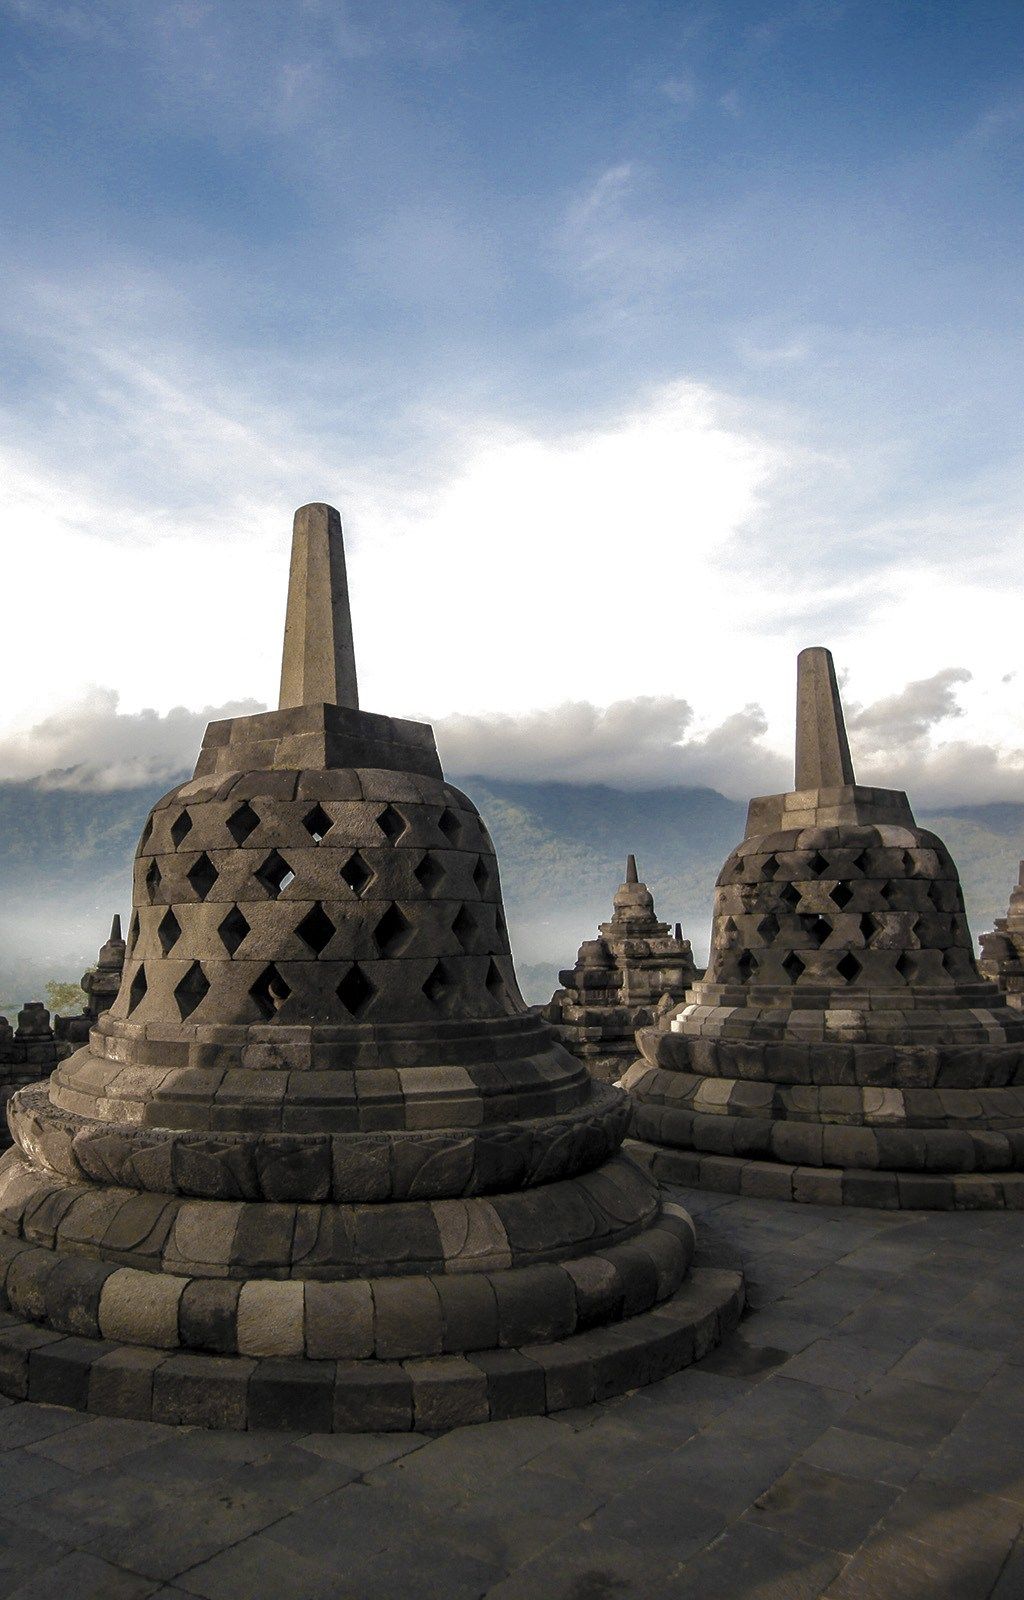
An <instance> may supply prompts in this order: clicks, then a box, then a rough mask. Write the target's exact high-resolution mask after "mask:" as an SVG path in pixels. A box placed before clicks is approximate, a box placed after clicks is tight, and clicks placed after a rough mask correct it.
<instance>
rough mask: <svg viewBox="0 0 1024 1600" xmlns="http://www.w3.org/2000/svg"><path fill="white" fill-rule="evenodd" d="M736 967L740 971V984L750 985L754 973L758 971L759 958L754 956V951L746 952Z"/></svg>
mask: <svg viewBox="0 0 1024 1600" xmlns="http://www.w3.org/2000/svg"><path fill="white" fill-rule="evenodd" d="M736 966H737V968H738V971H739V975H740V982H741V983H749V982H750V980H751V978H752V977H753V976H754V973H755V972H756V971H757V966H758V962H757V957H756V956H755V955H754V953H753V951H751V950H744V952H743V954H742V955H741V956H740V959H739V961H738V962H737V963H736Z"/></svg>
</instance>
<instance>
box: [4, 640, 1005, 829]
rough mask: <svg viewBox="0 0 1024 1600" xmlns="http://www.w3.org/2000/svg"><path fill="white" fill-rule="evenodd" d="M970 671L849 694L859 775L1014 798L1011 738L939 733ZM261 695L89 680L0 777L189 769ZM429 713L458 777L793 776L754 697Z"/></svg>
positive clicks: (926, 798) (723, 785)
mask: <svg viewBox="0 0 1024 1600" xmlns="http://www.w3.org/2000/svg"><path fill="white" fill-rule="evenodd" d="M970 682H971V674H970V673H969V672H968V671H967V669H966V668H964V667H946V668H943V669H942V670H941V671H939V672H937V673H934V674H933V675H932V676H931V677H929V678H923V679H918V680H915V681H914V682H911V683H908V684H907V685H906V686H905V687H904V688H903V689H902V690H900V691H898V692H897V693H894V694H891V695H888V696H885V697H883V698H881V699H878V700H874V701H871V702H869V703H867V704H861V703H860V702H858V701H856V700H854V699H853V698H852V697H849V701H848V710H847V722H848V726H849V732H850V742H851V746H852V749H853V756H854V763H855V766H856V770H857V776H858V779H859V780H860V781H861V782H863V783H870V784H877V785H880V786H882V787H889V788H904V789H906V790H908V791H909V793H910V795H911V798H912V800H916V801H917V802H918V803H920V804H924V805H948V804H957V803H963V804H968V803H984V802H989V801H997V800H1010V801H1020V802H1022V803H1024V750H1021V749H1017V748H1014V747H1012V746H1001V745H997V744H989V743H986V742H984V741H983V740H980V739H973V740H972V739H964V738H960V739H951V738H948V737H944V736H943V735H944V726H943V725H944V724H947V723H949V722H953V721H957V720H958V719H959V720H962V719H963V717H964V710H963V707H962V706H961V705H960V704H959V702H958V700H957V691H958V690H959V689H960V688H961V687H963V686H966V685H968V684H969V683H970ZM264 709H265V707H264V706H262V705H261V704H260V703H259V702H258V701H255V700H246V701H230V702H228V703H226V704H224V705H220V706H205V707H203V708H202V709H201V710H195V711H193V710H189V709H187V708H186V707H184V706H176V707H174V708H173V709H172V710H170V711H168V712H166V713H163V714H160V713H158V712H156V711H153V710H142V711H123V710H122V709H121V707H120V703H119V699H118V695H117V692H116V691H115V690H113V689H106V688H93V689H91V690H90V691H89V692H88V693H87V694H85V695H84V696H82V697H81V698H80V699H78V700H76V701H75V702H74V703H72V704H69V705H67V706H65V707H64V708H62V709H61V710H58V711H55V712H53V713H52V714H51V715H49V716H47V717H45V718H43V719H42V720H40V721H39V722H37V723H36V724H35V725H34V726H32V727H30V728H28V729H25V730H21V731H17V732H14V733H10V734H7V735H6V736H2V737H0V780H5V781H8V782H10V781H14V782H34V783H36V784H38V785H39V786H40V787H42V788H47V789H52V788H62V789H78V790H83V791H91V792H103V791H106V790H111V789H124V788H142V787H151V786H153V785H155V784H158V783H166V784H167V785H170V784H171V783H173V782H175V781H177V780H178V779H180V778H181V777H183V776H184V775H186V774H187V773H189V772H191V770H192V767H193V765H194V763H195V759H196V755H197V753H198V750H199V746H200V743H201V741H202V735H203V730H204V728H205V726H206V724H207V722H210V721H212V720H214V719H216V718H221V717H231V716H242V715H248V714H251V713H253V712H257V711H262V710H264ZM434 726H435V729H436V733H437V741H438V748H439V750H440V754H441V759H442V762H443V764H444V767H445V770H446V771H447V772H449V773H450V774H451V775H452V776H453V777H462V778H464V779H465V778H472V777H480V778H484V779H486V778H495V779H504V780H506V781H520V782H528V783H544V782H548V783H570V784H607V785H609V786H610V787H611V788H615V789H624V790H631V789H654V788H664V787H681V788H696V787H708V788H712V789H717V790H719V791H720V792H721V793H722V794H725V795H728V796H729V797H730V798H732V799H740V800H742V799H746V798H748V797H749V796H750V795H753V794H769V793H775V792H778V791H779V790H783V789H786V788H788V787H789V785H790V784H791V783H792V775H793V769H792V758H791V755H790V753H789V752H788V751H783V750H780V749H779V748H777V747H775V746H773V745H772V743H771V742H770V741H769V739H768V738H767V733H768V724H767V721H766V719H765V715H764V712H763V710H762V708H761V707H760V705H758V704H756V703H751V704H748V705H745V706H742V707H740V708H739V709H737V710H736V711H734V712H732V713H731V714H729V715H728V716H726V717H724V718H722V719H720V720H717V721H710V722H709V721H707V720H706V719H705V720H703V721H702V720H701V719H699V718H698V716H697V714H696V713H695V711H694V708H693V706H692V705H691V703H690V702H689V701H688V700H684V699H682V698H680V697H678V696H670V695H637V696H634V697H632V698H628V699H621V700H615V701H612V702H611V703H610V704H608V705H605V706H599V705H595V704H594V703H592V702H591V701H588V700H567V701H564V702H563V703H562V704H560V705H556V706H549V707H544V708H537V709H533V710H529V711H526V712H523V713H521V714H518V715H516V714H512V713H508V712H476V713H467V712H456V713H453V714H451V715H449V716H445V717H440V718H436V719H434Z"/></svg>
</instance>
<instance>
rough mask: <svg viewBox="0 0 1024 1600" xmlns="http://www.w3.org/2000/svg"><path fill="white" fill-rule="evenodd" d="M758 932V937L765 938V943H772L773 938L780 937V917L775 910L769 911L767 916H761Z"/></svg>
mask: <svg viewBox="0 0 1024 1600" xmlns="http://www.w3.org/2000/svg"><path fill="white" fill-rule="evenodd" d="M757 933H758V938H760V939H763V940H764V942H765V944H771V942H772V940H773V939H776V938H777V937H778V933H779V919H778V917H777V916H776V915H775V913H774V911H769V913H768V915H767V916H766V917H762V918H761V920H760V922H759V923H758V925H757Z"/></svg>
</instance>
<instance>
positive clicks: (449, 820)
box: [437, 806, 462, 844]
mask: <svg viewBox="0 0 1024 1600" xmlns="http://www.w3.org/2000/svg"><path fill="white" fill-rule="evenodd" d="M437 825H438V827H439V828H440V830H441V832H442V833H443V834H444V836H445V838H446V839H447V840H448V843H449V844H457V843H458V841H459V838H460V836H461V834H462V823H461V822H460V821H459V819H458V817H457V816H456V815H455V812H454V811H452V810H451V809H450V808H449V807H448V806H445V808H444V810H443V811H442V812H441V815H440V816H439V817H438V819H437Z"/></svg>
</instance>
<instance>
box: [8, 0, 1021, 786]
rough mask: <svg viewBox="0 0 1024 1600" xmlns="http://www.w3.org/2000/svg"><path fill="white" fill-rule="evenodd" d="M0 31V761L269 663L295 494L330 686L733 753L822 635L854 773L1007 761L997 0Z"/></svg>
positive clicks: (745, 765)
mask: <svg viewBox="0 0 1024 1600" xmlns="http://www.w3.org/2000/svg"><path fill="white" fill-rule="evenodd" d="M0 34H2V37H0V74H2V102H0V139H2V146H3V148H2V151H0V196H2V201H0V206H2V216H3V222H4V227H3V239H2V251H3V273H4V280H5V283H6V285H7V288H6V291H5V295H4V305H3V307H2V308H0V363H2V375H3V386H2V398H0V407H2V412H3V424H4V426H3V436H4V441H5V443H4V446H3V451H4V454H3V457H2V458H0V466H2V467H3V476H4V480H5V482H6V484H7V488H6V490H4V491H3V496H2V499H0V530H2V531H3V533H4V536H5V543H7V544H8V546H9V548H10V551H11V554H10V557H9V593H10V592H11V587H12V586H13V587H14V588H16V589H19V590H21V591H22V592H23V593H26V592H27V593H29V594H31V595H34V596H36V597H37V604H40V605H43V606H45V608H46V610H47V612H48V614H49V615H50V616H51V618H53V619H54V621H55V624H56V625H55V628H54V634H55V637H54V638H52V639H51V640H50V641H48V648H47V649H46V651H45V652H43V658H42V659H41V660H40V659H38V652H37V658H36V664H35V666H34V669H33V672H32V673H31V674H24V673H19V672H18V671H17V670H14V673H13V692H12V693H10V694H9V696H8V703H7V705H6V706H5V708H4V711H3V722H4V724H5V725H6V726H7V728H8V729H13V730H14V732H13V733H11V735H10V738H9V740H8V743H7V745H6V746H5V745H4V744H3V742H2V741H0V758H5V759H6V761H7V764H8V767H9V770H11V771H13V772H18V773H23V772H27V771H29V770H30V769H31V768H32V766H33V763H35V765H36V767H40V769H41V767H42V766H45V765H46V764H47V763H49V764H57V765H60V764H62V763H63V764H68V762H69V761H70V760H71V759H72V756H74V759H77V758H78V757H77V754H76V752H75V751H72V755H69V756H67V760H65V759H64V755H66V754H67V751H68V750H69V749H71V746H70V745H68V740H67V737H66V735H65V734H62V733H61V731H60V730H61V729H67V728H72V729H74V728H81V727H83V726H88V727H89V729H90V730H91V737H93V738H94V739H95V741H96V743H97V747H100V746H102V747H103V748H104V749H106V748H108V747H109V749H110V751H111V752H112V754H111V756H110V761H111V762H112V763H114V764H115V765H116V761H117V757H116V751H117V750H118V748H120V747H122V746H124V745H126V744H127V745H128V746H130V747H133V748H134V747H135V746H136V745H137V744H138V742H139V739H140V738H143V742H145V737H149V736H148V735H144V729H145V728H146V727H148V728H150V729H152V726H153V722H152V719H150V721H149V722H148V723H145V724H143V723H142V722H140V721H139V718H138V713H139V712H140V711H141V710H142V708H144V707H152V708H155V711H156V712H157V713H164V712H166V711H167V710H168V709H169V708H170V707H173V706H175V705H177V704H183V705H184V706H186V707H188V708H190V709H191V710H195V711H198V710H199V709H200V708H201V707H203V706H205V705H210V704H217V705H221V704H224V703H228V702H232V701H237V700H241V699H242V698H244V697H246V696H249V695H252V696H255V697H256V698H257V699H260V700H262V701H268V700H270V699H271V697H272V695H273V693H274V687H275V682H274V680H275V674H276V658H277V651H278V638H279V630H280V620H281V611H282V608H283V599H284V592H283V586H284V578H283V574H284V570H285V561H286V554H287V526H288V517H289V514H290V511H291V509H292V508H293V506H294V505H296V504H299V503H300V502H302V501H304V500H308V499H314V498H317V499H319V498H324V499H329V500H332V501H333V502H334V503H337V504H339V505H340V506H341V508H342V511H343V515H344V517H345V520H346V525H347V528H348V533H349V546H350V564H351V571H352V590H353V598H354V601H355V605H356V630H357V642H358V644H359V648H360V661H361V667H362V674H363V682H364V699H365V702H366V703H367V704H368V705H372V706H375V707H379V708H381V709H388V710H394V711H405V712H409V713H418V714H425V715H431V716H433V717H435V718H438V719H440V720H441V722H442V727H444V726H445V722H446V719H447V723H448V724H449V733H448V737H449V740H450V742H451V748H452V750H453V751H454V752H455V754H456V756H457V757H458V759H460V760H464V761H466V762H468V763H469V764H470V765H472V764H473V762H474V759H475V760H476V761H477V762H478V763H482V762H485V761H489V762H490V764H491V765H492V766H494V765H500V762H501V759H502V756H501V751H502V750H505V751H506V752H507V751H508V750H513V751H514V752H515V760H516V761H517V762H518V763H519V764H520V767H521V768H522V769H524V770H525V769H528V768H530V766H531V763H532V764H533V766H534V767H536V768H537V770H540V771H544V772H548V773H552V774H556V773H558V774H561V775H564V774H568V775H572V774H573V773H575V774H577V775H585V776H594V775H596V774H598V773H600V772H603V771H607V773H608V775H609V776H615V774H616V773H618V775H619V776H620V777H624V781H625V780H626V779H628V781H640V777H639V774H640V773H641V772H642V771H643V770H647V771H648V772H650V773H651V774H653V775H654V776H655V777H657V778H658V779H659V780H660V781H664V780H665V778H666V777H669V778H671V777H677V778H680V779H682V780H684V781H685V780H689V781H714V782H716V783H720V784H721V785H722V786H723V787H725V788H731V789H732V790H735V791H736V792H743V791H744V788H745V786H746V792H749V787H751V786H753V787H758V786H761V787H770V786H771V783H770V781H769V780H774V778H775V777H777V776H778V770H777V769H778V760H779V756H778V753H779V752H781V751H782V750H783V749H784V747H785V746H786V744H787V743H788V738H789V721H790V718H791V709H790V703H791V694H792V656H793V654H794V653H795V651H796V649H798V648H799V647H800V646H801V645H803V644H806V643H817V642H825V643H831V644H832V645H833V647H834V649H835V651H836V656H837V661H838V663H839V665H840V667H841V669H842V670H843V671H844V672H845V673H846V675H847V678H846V681H847V696H848V699H849V701H850V705H851V708H852V714H851V723H852V724H853V732H854V745H855V749H856V748H857V743H858V738H859V740H860V751H861V755H862V761H863V763H864V765H865V770H868V771H870V772H872V773H873V774H874V775H876V776H881V775H883V773H884V772H885V771H887V770H889V769H892V770H893V773H894V775H895V777H899V778H906V776H907V773H908V772H910V773H911V775H912V776H918V777H920V776H921V775H922V774H923V775H924V778H923V780H922V781H925V782H926V783H931V784H932V787H933V788H934V789H935V790H936V791H938V790H943V789H945V791H948V792H950V793H952V792H954V791H958V786H959V787H960V788H962V789H963V790H964V792H965V794H967V793H968V792H969V793H971V794H977V795H979V796H981V797H988V796H989V795H991V796H996V795H1000V796H1002V795H1008V794H1011V793H1013V794H1016V793H1017V792H1018V791H1020V792H1024V787H1022V785H1024V778H1022V761H1021V756H1020V748H1021V746H1024V712H1022V711H1021V709H1020V707H1019V706H1018V703H1017V701H1018V696H1019V687H1018V686H1017V685H1015V682H1014V674H1015V673H1016V672H1017V669H1018V664H1019V653H1020V648H1019V644H1018V636H1019V631H1020V628H1019V606H1020V596H1019V566H1020V563H1019V550H1020V531H1021V528H1020V524H1021V499H1022V495H1021V488H1020V464H1021V420H1020V419H1021V415H1022V404H1021V402H1022V398H1024V397H1022V394H1021V388H1022V384H1021V376H1022V369H1024V360H1022V335H1021V326H1022V319H1021V297H1022V287H1021V272H1020V260H1021V231H1022V230H1021V224H1022V214H1024V190H1022V184H1021V174H1022V161H1021V134H1022V131H1024V56H1022V45H1024V13H1022V11H1021V7H1020V5H1019V3H1012V4H1011V3H985V0H971V4H969V5H936V4H934V3H921V4H914V3H900V0H887V3H881V0H846V3H835V4H829V3H824V0H823V3H811V0H804V3H793V4H783V3H778V4H771V3H749V4H742V3H739V4H737V3H730V4H727V5H726V4H720V5H714V4H700V3H693V4H690V3H685V0H681V3H675V4H647V3H644V0H630V3H628V4H627V3H623V4H600V3H594V4H586V3H577V4H572V5H571V4H561V3H539V0H538V3H524V0H506V3H495V0H477V3H476V4H460V3H443V0H394V3H390V4H389V3H384V4H366V5H359V4H354V5H343V4H338V3H328V0H306V3H302V0H299V3H291V0H278V3H245V4H243V3H234V0H219V3H215V4H214V3H210V4H201V3H188V0H178V3H167V0H148V3H147V4H145V5H137V4H125V3H122V0H88V3H86V0H82V3H80V4H78V3H61V0H53V3H49V0H0ZM20 609H21V610H22V616H21V618H20V619H19V620H18V621H17V623H16V626H15V628H14V629H13V631H12V633H11V636H10V637H9V639H8V641H7V646H6V648H8V649H9V650H10V651H11V652H12V660H13V661H14V662H17V661H20V660H23V659H24V651H25V650H26V649H32V648H33V643H34V641H36V640H37V639H38V632H37V629H38V623H39V617H38V613H37V612H36V611H35V610H33V608H32V607H29V608H28V610H27V612H26V611H25V610H24V608H20ZM155 634H158V635H160V640H159V644H158V647H157V648H154V635H155ZM186 645H187V649H186V648H185V646H186ZM10 670H11V669H9V671H10ZM951 674H952V676H950V675H951ZM6 681H7V682H8V683H11V682H12V679H11V677H10V676H8V678H7V680H6ZM908 686H909V687H908ZM566 703H568V707H569V708H568V709H567V710H566V711H564V712H561V713H559V714H558V715H560V716H561V721H559V720H558V715H556V714H555V710H554V708H559V707H562V706H563V705H565V704H566ZM609 706H613V707H614V706H618V707H619V708H620V709H619V710H618V711H615V712H613V713H608V711H607V708H608V707H609ZM631 706H632V707H633V711H632V712H631V711H630V707H631ZM68 707H72V708H73V709H72V710H71V711H70V712H69V711H68V710H67V708H68ZM652 707H653V710H652ZM83 708H84V709H83ZM55 715H56V717H57V722H56V723H54V721H53V718H54V716H55ZM858 717H859V719H860V720H859V728H860V732H859V734H858V733H857V728H858ZM553 718H554V720H552V719H553ZM46 719H49V721H47V720H46ZM61 719H63V720H61ZM90 719H91V720H90ZM508 719H512V723H514V726H512V725H511V724H510V723H509V721H508ZM652 719H653V720H652ZM159 720H160V719H159V717H158V718H157V721H159ZM44 722H45V723H46V727H48V728H49V732H46V731H45V730H44V731H43V732H38V731H37V733H36V734H35V735H31V734H30V733H26V731H25V730H27V729H31V728H32V727H36V728H37V730H38V729H39V727H40V726H41V725H42V724H43V723H44ZM182 726H184V724H182ZM189 726H191V725H189ZM640 729H643V730H646V732H640V731H638V730H640ZM55 730H56V731H55ZM140 730H143V731H140ZM616 730H618V732H616ZM165 734H166V728H164V729H162V730H161V731H160V738H159V739H158V740H157V742H158V743H160V740H163V741H164V743H166V740H165V738H164V735H165ZM188 736H189V737H191V734H189V735H188ZM62 739H63V741H64V742H63V743H62ZM11 740H13V743H11ZM645 740H646V741H647V742H646V743H645ZM33 741H34V742H33ZM119 741H120V744H119ZM460 741H461V743H460ZM160 747H161V749H163V744H161V746H160ZM76 749H77V747H76ZM33 752H34V753H33ZM62 752H64V755H62ZM474 752H475V753H476V754H475V755H474ZM480 752H484V754H480ZM487 752H489V754H488V753H487ZM504 759H509V758H508V757H507V755H506V757H505V758H504ZM559 763H561V767H560V766H559ZM761 773H763V775H764V782H763V784H761V785H759V784H758V777H759V774H761Z"/></svg>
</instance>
